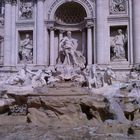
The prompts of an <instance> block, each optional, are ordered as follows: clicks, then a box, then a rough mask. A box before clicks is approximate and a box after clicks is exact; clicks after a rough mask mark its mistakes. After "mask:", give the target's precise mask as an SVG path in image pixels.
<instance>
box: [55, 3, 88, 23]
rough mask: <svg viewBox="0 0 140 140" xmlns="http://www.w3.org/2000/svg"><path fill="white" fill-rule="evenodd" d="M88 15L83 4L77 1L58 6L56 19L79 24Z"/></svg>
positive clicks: (59, 21)
mask: <svg viewBox="0 0 140 140" xmlns="http://www.w3.org/2000/svg"><path fill="white" fill-rule="evenodd" d="M85 17H87V14H86V11H85V9H84V8H83V6H82V5H80V4H79V3H76V2H67V3H64V4H62V5H61V6H59V7H58V9H57V10H56V12H55V17H54V18H55V21H56V22H58V23H62V24H78V23H81V22H83V21H84V19H85Z"/></svg>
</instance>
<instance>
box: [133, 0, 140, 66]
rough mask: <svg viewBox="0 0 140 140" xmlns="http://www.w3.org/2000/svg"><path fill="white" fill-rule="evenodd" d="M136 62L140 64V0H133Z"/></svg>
mask: <svg viewBox="0 0 140 140" xmlns="http://www.w3.org/2000/svg"><path fill="white" fill-rule="evenodd" d="M132 2H133V4H132V5H133V29H134V32H133V33H134V35H133V37H134V38H133V41H134V63H135V64H137V63H139V64H140V8H139V5H140V0H133V1H132Z"/></svg>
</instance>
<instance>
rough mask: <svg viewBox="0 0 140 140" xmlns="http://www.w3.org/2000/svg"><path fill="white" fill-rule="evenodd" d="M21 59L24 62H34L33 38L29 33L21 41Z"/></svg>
mask: <svg viewBox="0 0 140 140" xmlns="http://www.w3.org/2000/svg"><path fill="white" fill-rule="evenodd" d="M19 60H20V62H22V63H33V40H32V39H31V38H30V35H29V34H26V35H25V38H24V39H23V40H21V41H20V48H19Z"/></svg>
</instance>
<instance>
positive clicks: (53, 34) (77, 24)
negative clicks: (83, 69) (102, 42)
mask: <svg viewBox="0 0 140 140" xmlns="http://www.w3.org/2000/svg"><path fill="white" fill-rule="evenodd" d="M54 9H55V8H54ZM52 13H53V14H52V15H51V16H50V19H49V20H48V30H49V32H50V65H55V64H56V59H57V57H58V52H59V49H60V46H59V42H60V40H61V39H62V38H63V37H64V36H65V35H66V32H67V31H71V32H72V37H73V38H75V39H77V40H78V47H77V50H79V51H81V52H82V53H83V55H84V56H85V57H86V58H87V64H92V61H93V58H92V52H93V42H92V35H93V25H94V24H93V23H94V22H93V17H91V15H90V16H89V12H87V10H86V9H85V7H84V6H83V5H82V4H80V3H78V2H77V1H70V2H64V3H62V4H61V5H59V7H57V8H56V9H55V10H54V11H52Z"/></svg>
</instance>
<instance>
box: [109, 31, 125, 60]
mask: <svg viewBox="0 0 140 140" xmlns="http://www.w3.org/2000/svg"><path fill="white" fill-rule="evenodd" d="M125 43H126V38H125V35H124V34H123V33H122V30H121V29H118V35H116V36H115V37H114V39H113V44H112V46H111V47H112V49H113V56H112V58H111V59H112V60H116V59H120V60H121V59H125V58H126V56H125V48H124V45H125Z"/></svg>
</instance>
